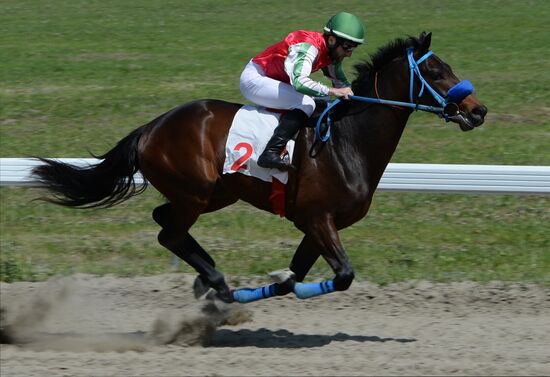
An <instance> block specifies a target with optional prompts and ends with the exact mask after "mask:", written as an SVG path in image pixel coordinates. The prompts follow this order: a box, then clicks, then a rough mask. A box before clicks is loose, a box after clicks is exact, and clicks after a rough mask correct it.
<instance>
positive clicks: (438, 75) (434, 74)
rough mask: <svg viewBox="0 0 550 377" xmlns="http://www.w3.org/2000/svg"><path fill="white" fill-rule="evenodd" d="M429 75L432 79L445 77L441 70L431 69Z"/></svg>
mask: <svg viewBox="0 0 550 377" xmlns="http://www.w3.org/2000/svg"><path fill="white" fill-rule="evenodd" d="M429 75H430V78H431V79H432V80H441V79H442V78H443V74H442V73H441V72H440V71H430V72H429Z"/></svg>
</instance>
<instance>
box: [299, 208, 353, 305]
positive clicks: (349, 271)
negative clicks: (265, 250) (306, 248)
mask: <svg viewBox="0 0 550 377" xmlns="http://www.w3.org/2000/svg"><path fill="white" fill-rule="evenodd" d="M306 237H309V239H310V240H311V242H312V243H313V245H314V246H315V247H316V248H317V251H318V253H320V254H321V255H322V256H323V258H325V260H326V261H327V263H328V264H329V265H330V267H331V268H332V270H333V271H334V273H335V274H336V276H335V277H334V279H333V280H327V281H323V282H321V283H296V284H295V286H294V292H295V293H296V296H297V297H298V298H309V297H314V296H319V295H322V294H326V293H331V292H334V291H345V290H346V289H348V288H349V287H350V285H351V283H352V281H353V279H354V277H355V274H354V272H353V268H352V267H351V264H350V262H349V259H348V257H347V254H346V252H345V250H344V247H343V246H342V243H341V242H340V237H339V236H338V229H336V226H335V224H334V221H333V219H332V216H331V215H329V214H325V215H323V216H321V217H316V218H314V219H312V220H311V221H310V222H309V224H308V227H307V233H306Z"/></svg>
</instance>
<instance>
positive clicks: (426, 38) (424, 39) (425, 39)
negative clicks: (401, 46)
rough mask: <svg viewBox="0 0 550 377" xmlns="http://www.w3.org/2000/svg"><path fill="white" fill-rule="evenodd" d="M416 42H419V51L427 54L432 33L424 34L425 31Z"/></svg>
mask: <svg viewBox="0 0 550 377" xmlns="http://www.w3.org/2000/svg"><path fill="white" fill-rule="evenodd" d="M418 42H420V50H421V51H424V52H427V51H428V50H429V49H430V44H431V43H432V33H431V32H429V33H428V34H426V32H425V31H423V32H422V33H420V37H418Z"/></svg>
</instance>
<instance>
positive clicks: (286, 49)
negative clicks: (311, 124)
mask: <svg viewBox="0 0 550 377" xmlns="http://www.w3.org/2000/svg"><path fill="white" fill-rule="evenodd" d="M323 30H324V33H319V32H315V31H306V30H297V31H294V32H292V33H290V34H288V35H287V36H286V37H285V38H284V39H283V40H282V41H280V42H278V43H275V44H274V45H272V46H269V47H268V48H267V49H266V50H264V51H263V52H262V53H260V54H259V55H257V56H256V57H254V58H252V60H250V62H249V63H248V64H247V65H246V67H245V68H244V70H243V72H242V74H241V78H240V88H241V93H242V94H243V95H244V97H245V98H246V99H248V100H249V101H251V102H253V103H255V104H257V105H260V106H264V107H267V108H273V109H284V110H290V111H289V112H287V113H285V114H284V115H283V116H282V117H281V120H280V123H279V125H278V126H277V128H275V131H274V133H273V136H272V137H271V139H270V140H269V142H268V143H267V146H266V148H265V150H264V151H263V153H262V154H261V155H260V157H259V158H258V165H259V166H261V167H264V168H277V169H280V170H288V169H290V168H293V166H292V165H290V163H288V162H285V161H284V160H283V159H282V158H281V153H282V152H283V150H284V148H285V147H286V143H287V142H288V140H290V139H291V138H292V137H293V136H294V135H295V134H296V133H297V132H298V131H299V130H300V128H301V127H302V125H303V124H305V122H306V121H307V119H308V118H309V117H310V116H311V114H313V111H314V110H315V101H314V99H313V97H321V96H329V95H330V96H336V97H343V98H345V99H347V98H348V96H350V95H353V92H352V90H351V84H350V83H349V81H348V80H347V78H346V75H345V74H344V71H343V69H342V61H343V59H344V58H346V57H350V56H351V54H352V53H353V50H354V49H355V47H357V46H358V45H360V44H362V43H364V34H365V32H364V27H363V24H362V23H361V21H360V20H359V19H358V18H357V17H356V16H354V15H353V14H350V13H346V12H339V13H337V14H336V15H334V16H333V17H332V18H331V19H330V20H329V21H328V22H327V24H326V26H325V27H324V29H323ZM320 69H321V70H323V73H324V75H325V76H326V77H328V78H329V79H330V80H331V81H332V86H333V87H332V88H329V87H328V86H326V85H324V84H322V83H320V82H315V81H313V80H312V79H311V78H310V77H309V76H310V74H311V73H312V72H316V71H318V70H320Z"/></svg>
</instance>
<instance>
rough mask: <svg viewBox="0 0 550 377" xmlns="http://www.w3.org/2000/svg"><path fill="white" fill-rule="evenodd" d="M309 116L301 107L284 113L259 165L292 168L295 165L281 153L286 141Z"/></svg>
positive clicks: (280, 168)
mask: <svg viewBox="0 0 550 377" xmlns="http://www.w3.org/2000/svg"><path fill="white" fill-rule="evenodd" d="M307 118H309V117H308V116H307V114H306V113H304V112H303V111H302V110H299V109H294V110H291V111H289V112H288V113H286V114H284V115H283V116H282V117H281V120H280V122H279V125H278V126H277V128H275V131H274V132H273V136H272V137H271V139H269V141H268V142H267V145H266V147H265V150H264V151H263V153H262V154H261V155H260V157H259V158H258V166H261V167H262V168H275V169H279V170H289V169H292V168H293V166H292V165H291V164H290V163H287V162H285V161H283V159H282V158H281V153H282V152H283V149H284V148H285V147H286V143H287V142H288V141H289V140H290V139H292V137H293V136H294V135H295V134H296V132H298V131H299V130H300V128H302V126H304V125H305V122H306V121H307Z"/></svg>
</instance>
